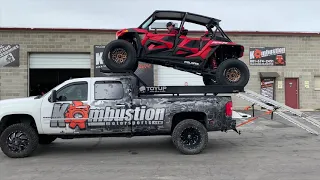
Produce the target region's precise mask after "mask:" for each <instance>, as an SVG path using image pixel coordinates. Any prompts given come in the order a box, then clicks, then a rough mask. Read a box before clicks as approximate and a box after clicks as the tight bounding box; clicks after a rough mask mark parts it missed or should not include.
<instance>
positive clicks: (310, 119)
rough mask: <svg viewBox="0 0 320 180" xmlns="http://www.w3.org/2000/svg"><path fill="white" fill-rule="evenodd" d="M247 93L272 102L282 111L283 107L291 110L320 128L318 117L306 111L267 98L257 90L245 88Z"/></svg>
mask: <svg viewBox="0 0 320 180" xmlns="http://www.w3.org/2000/svg"><path fill="white" fill-rule="evenodd" d="M245 93H246V94H248V95H251V96H253V97H255V98H257V99H259V100H260V101H263V102H266V103H269V104H272V105H273V106H275V107H276V109H278V110H280V111H281V110H282V109H284V110H286V111H289V112H291V113H292V114H294V115H297V116H299V117H300V118H301V119H303V120H305V121H307V122H309V123H311V124H313V125H314V126H316V127H318V128H320V122H319V121H317V120H316V119H313V118H311V117H310V116H308V115H307V114H305V113H303V112H301V111H298V110H296V109H293V108H291V107H289V106H286V105H285V104H282V103H279V102H277V101H275V100H273V99H270V98H267V97H265V96H262V95H260V94H258V93H256V92H254V91H250V90H245Z"/></svg>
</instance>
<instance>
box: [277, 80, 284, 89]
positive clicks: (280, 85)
mask: <svg viewBox="0 0 320 180" xmlns="http://www.w3.org/2000/svg"><path fill="white" fill-rule="evenodd" d="M282 83H283V82H282V81H278V89H282Z"/></svg>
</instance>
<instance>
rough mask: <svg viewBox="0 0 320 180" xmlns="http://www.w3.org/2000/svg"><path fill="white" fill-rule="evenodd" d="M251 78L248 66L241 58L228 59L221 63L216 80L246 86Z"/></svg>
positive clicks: (220, 82)
mask: <svg viewBox="0 0 320 180" xmlns="http://www.w3.org/2000/svg"><path fill="white" fill-rule="evenodd" d="M249 78H250V72H249V68H248V66H247V65H246V64H245V63H244V62H243V61H241V60H238V59H228V60H225V61H223V62H221V63H220V65H219V66H218V68H217V71H216V80H217V83H218V84H221V85H233V86H243V87H245V86H246V85H247V84H248V82H249Z"/></svg>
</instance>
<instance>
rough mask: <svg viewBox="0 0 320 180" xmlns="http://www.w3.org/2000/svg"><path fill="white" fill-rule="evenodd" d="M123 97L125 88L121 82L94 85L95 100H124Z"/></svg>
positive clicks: (101, 82) (103, 82)
mask: <svg viewBox="0 0 320 180" xmlns="http://www.w3.org/2000/svg"><path fill="white" fill-rule="evenodd" d="M123 95H124V90H123V86H122V83H121V82H119V81H99V82H96V83H95V85H94V99H95V100H115V99H122V98H123Z"/></svg>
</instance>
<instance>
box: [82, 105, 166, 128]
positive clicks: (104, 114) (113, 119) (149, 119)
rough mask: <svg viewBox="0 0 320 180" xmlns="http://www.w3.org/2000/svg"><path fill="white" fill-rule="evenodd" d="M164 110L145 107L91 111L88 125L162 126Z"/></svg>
mask: <svg viewBox="0 0 320 180" xmlns="http://www.w3.org/2000/svg"><path fill="white" fill-rule="evenodd" d="M164 115H165V108H159V109H154V108H146V106H141V107H136V108H134V109H127V108H126V109H112V108H111V107H106V108H105V109H91V110H90V113H89V120H88V124H90V125H92V126H95V125H100V124H101V125H104V123H105V125H130V124H131V123H132V125H139V124H141V125H143V124H146V125H155V124H156V125H157V124H163V120H164ZM97 122H99V123H97Z"/></svg>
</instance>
